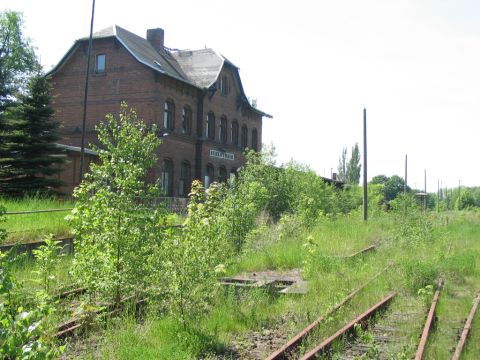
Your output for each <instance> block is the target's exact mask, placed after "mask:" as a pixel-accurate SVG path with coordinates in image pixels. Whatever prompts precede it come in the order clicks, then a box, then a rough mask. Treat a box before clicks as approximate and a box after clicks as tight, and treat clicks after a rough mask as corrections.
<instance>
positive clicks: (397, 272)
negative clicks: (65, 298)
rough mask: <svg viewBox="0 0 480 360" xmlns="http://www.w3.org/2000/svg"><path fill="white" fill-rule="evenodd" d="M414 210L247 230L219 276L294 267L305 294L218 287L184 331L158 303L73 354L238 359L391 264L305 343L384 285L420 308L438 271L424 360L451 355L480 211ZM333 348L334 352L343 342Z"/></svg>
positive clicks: (470, 288) (474, 272)
mask: <svg viewBox="0 0 480 360" xmlns="http://www.w3.org/2000/svg"><path fill="white" fill-rule="evenodd" d="M415 216H423V217H422V218H421V219H420V218H414V219H409V220H407V221H405V222H403V221H402V219H401V217H398V216H397V215H395V214H377V215H376V216H375V217H372V218H371V219H370V220H369V221H368V222H367V223H365V222H364V221H363V220H362V219H361V216H360V215H359V214H358V213H353V214H351V215H349V216H340V217H338V218H334V219H329V218H322V219H319V221H318V222H317V224H316V225H315V226H314V227H312V228H302V227H298V226H297V225H296V224H294V223H283V224H275V225H268V226H267V225H262V226H259V227H258V228H257V230H256V231H255V232H254V233H253V234H252V235H251V236H250V237H249V239H248V241H247V243H246V248H245V251H244V252H243V253H242V254H241V255H240V256H239V258H238V260H237V261H235V262H234V263H232V264H230V265H229V267H228V268H227V274H229V275H232V274H236V273H238V272H247V271H252V272H254V271H261V270H272V269H279V270H287V269H293V268H297V269H302V270H305V271H304V277H305V278H306V279H307V280H309V281H310V285H309V292H308V293H307V294H306V295H303V296H285V295H278V294H275V293H271V292H268V291H264V290H257V291H235V290H233V289H230V290H229V289H225V288H222V287H220V286H219V287H218V288H217V291H216V296H215V298H214V303H213V304H211V307H210V309H211V310H210V311H208V312H207V313H205V314H204V315H203V316H200V317H199V318H196V319H192V320H191V321H190V323H189V326H188V327H187V329H184V328H183V327H182V326H181V324H180V322H179V321H178V320H177V319H173V318H171V317H166V316H164V315H163V313H162V312H161V309H160V312H159V309H158V307H156V306H151V312H150V313H147V314H146V316H145V317H144V318H143V320H142V322H140V323H139V322H137V321H136V320H135V319H134V318H132V317H128V316H127V317H126V318H123V319H119V320H116V321H112V323H111V324H110V326H109V327H108V328H107V329H106V330H103V333H102V335H101V336H97V337H96V339H97V340H96V343H97V344H96V345H95V346H93V350H91V351H85V350H82V351H81V352H80V353H81V354H83V355H82V356H83V357H87V358H88V357H91V358H106V359H131V358H142V359H192V358H205V359H208V358H216V357H217V355H218V354H223V356H224V357H226V358H228V357H229V356H234V354H235V353H236V352H237V353H236V355H235V356H239V353H238V351H243V350H242V349H244V351H249V349H250V350H251V349H254V348H255V346H256V345H258V343H259V342H260V340H258V339H261V336H262V334H264V333H265V332H269V331H275V332H276V333H280V334H282V335H283V336H284V337H285V338H289V337H291V336H293V335H294V334H296V333H297V332H298V331H299V330H301V329H303V328H304V327H305V326H306V325H308V324H309V323H310V322H312V321H313V320H315V319H316V318H317V317H319V316H320V315H322V314H325V313H326V312H327V311H328V310H329V309H331V308H332V307H333V306H334V305H335V304H336V303H338V302H339V301H341V299H343V298H344V297H345V296H346V295H347V294H348V293H350V292H351V291H352V290H354V289H356V288H358V287H359V286H360V285H362V284H364V283H365V282H366V281H368V280H369V279H371V278H372V276H374V275H375V274H377V273H378V272H379V271H380V270H381V269H383V268H384V267H386V266H387V265H388V264H390V263H392V262H393V263H394V264H395V265H394V266H393V267H391V268H390V270H388V271H387V272H386V273H383V274H382V275H381V276H380V277H378V278H377V279H376V280H374V281H373V282H371V283H370V284H369V285H368V286H367V287H366V288H365V289H364V290H362V291H361V292H360V293H359V294H358V295H357V296H355V297H354V298H353V299H352V300H351V302H349V303H348V304H346V306H344V307H343V308H341V309H340V310H339V311H337V312H335V313H334V314H332V315H331V316H329V317H328V318H327V319H326V321H324V322H323V323H322V326H321V327H320V328H319V329H318V331H317V332H316V334H315V335H314V336H312V337H311V338H310V340H309V342H308V343H307V345H305V347H304V349H303V350H304V351H306V350H307V349H308V346H310V345H312V346H313V345H314V344H316V343H318V341H319V340H320V339H322V338H325V337H326V336H329V335H331V334H332V333H333V332H335V331H336V330H337V329H338V328H339V327H341V326H343V325H344V324H345V323H346V322H347V321H349V320H351V319H352V318H353V317H354V316H356V315H358V314H359V313H360V312H363V311H364V310H366V309H367V308H368V307H370V306H371V305H373V304H374V303H376V302H378V301H379V300H380V298H382V297H384V296H386V295H387V294H388V293H389V292H391V291H396V292H397V296H396V298H395V300H394V301H393V302H392V304H391V305H390V308H392V309H396V310H398V309H400V311H402V310H401V309H407V310H405V311H411V308H412V307H413V308H414V309H415V311H418V312H419V313H424V314H425V315H426V313H427V311H428V306H429V301H430V300H431V293H430V292H429V290H428V289H430V288H431V286H434V285H435V282H436V280H437V279H438V278H439V277H443V278H444V279H445V289H444V291H443V292H442V295H441V298H440V303H439V308H438V313H437V316H438V321H437V325H436V328H435V333H434V335H433V338H432V339H431V340H430V341H429V343H428V347H427V353H426V357H425V358H426V359H444V358H445V359H446V358H449V357H450V356H451V352H452V349H453V347H454V346H455V341H456V333H455V330H454V329H453V328H458V327H461V326H463V324H462V322H463V320H464V319H465V317H466V316H467V314H468V311H469V309H470V305H471V301H472V300H473V297H474V295H475V294H476V293H477V292H478V291H479V290H480V268H479V262H478V261H477V258H478V255H479V254H480V241H479V240H478V239H480V226H479V225H480V214H478V213H475V212H469V213H446V214H440V215H436V214H427V215H426V217H425V215H422V214H417V215H415ZM447 218H448V220H447ZM427 225H428V226H427ZM290 230H291V231H290ZM398 234H402V236H398ZM305 244H310V245H307V246H306V245H305ZM312 244H313V245H312ZM371 244H375V245H377V249H376V251H375V252H371V253H367V254H364V255H362V256H359V257H358V258H354V259H348V258H346V257H347V256H348V255H351V254H353V253H355V252H357V251H359V250H361V249H363V248H365V247H366V246H369V245H371ZM311 249H313V250H312V251H310V250H311ZM67 262H68V259H66V261H65V263H64V265H60V266H59V271H60V272H62V271H63V272H65V273H67V268H68V264H67ZM62 267H63V270H62ZM32 270H34V264H30V265H29V263H26V264H25V266H22V267H21V268H19V269H18V275H19V277H20V278H21V279H24V282H25V283H26V284H28V283H29V282H30V284H31V285H30V286H31V287H32V288H33V287H35V283H34V282H32V280H31V279H29V277H31V275H29V271H32ZM306 270H308V271H306ZM58 276H61V275H60V274H58ZM65 281H67V279H66V280H65ZM478 319H479V315H478V314H477V317H476V319H475V321H474V326H473V331H472V334H471V337H470V340H469V343H468V345H467V349H466V353H465V355H464V358H466V359H476V358H478V356H479V354H480V345H479V344H480V325H479V323H480V322H479V321H478ZM423 320H424V319H423V318H422V316H419V317H417V318H415V319H414V321H412V322H411V323H409V324H408V326H404V327H403V328H401V329H399V332H400V333H401V334H402V339H403V340H399V341H398V342H397V344H396V345H395V346H397V347H396V348H395V349H397V350H395V351H398V352H397V353H395V354H393V355H392V356H394V357H397V358H402V357H403V358H411V357H412V355H413V354H414V352H415V350H416V345H417V342H418V336H419V334H420V332H421V329H422V326H423ZM379 321H381V319H379ZM452 329H453V330H452ZM255 339H257V340H255ZM309 344H310V345H309ZM336 346H337V347H338V349H341V347H342V344H341V343H339V344H337V345H336ZM270 350H273V349H268V347H267V348H266V349H265V350H264V352H263V353H262V352H260V350H258V353H260V354H262V356H264V357H266V356H267V355H268V352H269V351H270ZM76 351H78V349H77V350H75V348H70V350H69V352H68V353H67V355H69V354H74V353H75V352H76Z"/></svg>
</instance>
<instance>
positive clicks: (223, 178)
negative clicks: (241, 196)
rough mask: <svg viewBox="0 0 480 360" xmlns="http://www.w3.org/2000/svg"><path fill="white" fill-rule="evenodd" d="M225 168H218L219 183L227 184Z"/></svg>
mask: <svg viewBox="0 0 480 360" xmlns="http://www.w3.org/2000/svg"><path fill="white" fill-rule="evenodd" d="M227 180H228V178H227V168H226V167H225V166H223V165H222V166H220V168H219V169H218V181H219V182H221V183H222V182H227Z"/></svg>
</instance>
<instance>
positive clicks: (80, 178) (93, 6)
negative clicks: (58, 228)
mask: <svg viewBox="0 0 480 360" xmlns="http://www.w3.org/2000/svg"><path fill="white" fill-rule="evenodd" d="M94 15H95V0H92V17H91V19H90V38H89V39H88V51H87V73H86V75H85V92H84V94H83V120H82V140H81V147H80V172H79V183H81V182H82V180H83V171H84V162H85V130H86V127H87V126H86V123H87V97H88V75H89V73H90V54H91V53H92V35H93V18H94Z"/></svg>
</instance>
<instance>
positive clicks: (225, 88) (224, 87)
mask: <svg viewBox="0 0 480 360" xmlns="http://www.w3.org/2000/svg"><path fill="white" fill-rule="evenodd" d="M229 92H230V84H229V81H228V77H227V76H225V75H223V76H222V77H221V78H220V93H221V94H222V95H228V93H229Z"/></svg>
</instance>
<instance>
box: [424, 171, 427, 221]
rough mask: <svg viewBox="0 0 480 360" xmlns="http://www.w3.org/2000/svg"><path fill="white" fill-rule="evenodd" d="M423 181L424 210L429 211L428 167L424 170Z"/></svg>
mask: <svg viewBox="0 0 480 360" xmlns="http://www.w3.org/2000/svg"><path fill="white" fill-rule="evenodd" d="M423 181H424V188H423V192H424V194H425V195H424V196H423V211H424V212H427V169H425V170H423Z"/></svg>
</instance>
